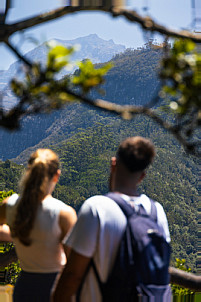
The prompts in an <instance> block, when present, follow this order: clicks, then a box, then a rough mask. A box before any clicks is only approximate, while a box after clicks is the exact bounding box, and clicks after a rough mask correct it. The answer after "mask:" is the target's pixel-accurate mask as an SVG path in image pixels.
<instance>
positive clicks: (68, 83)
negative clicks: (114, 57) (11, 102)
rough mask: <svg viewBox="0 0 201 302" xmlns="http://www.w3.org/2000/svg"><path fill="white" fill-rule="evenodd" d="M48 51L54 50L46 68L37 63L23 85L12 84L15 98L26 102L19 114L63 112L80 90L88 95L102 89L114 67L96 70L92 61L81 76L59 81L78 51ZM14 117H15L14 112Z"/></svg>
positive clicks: (84, 64)
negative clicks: (77, 90)
mask: <svg viewBox="0 0 201 302" xmlns="http://www.w3.org/2000/svg"><path fill="white" fill-rule="evenodd" d="M48 47H49V48H50V50H49V52H48V55H47V64H46V66H45V67H44V66H42V64H40V63H34V64H32V65H31V66H30V67H29V68H28V70H27V72H26V75H25V79H24V80H23V81H20V80H18V79H12V81H11V88H12V90H13V92H14V94H15V95H16V97H18V98H21V99H23V101H22V102H21V106H20V108H18V111H19V109H20V110H22V111H27V112H28V111H29V110H31V111H32V112H47V111H51V110H52V109H58V108H61V106H62V105H63V104H65V103H69V102H72V101H73V100H74V101H75V100H76V99H77V98H76V97H75V96H74V95H73V89H75V88H80V89H81V91H82V93H83V94H85V93H87V92H88V91H89V90H90V89H91V88H94V87H98V86H99V85H100V84H102V83H103V82H104V75H105V73H106V72H107V71H108V70H109V69H110V68H111V64H105V66H104V67H100V68H94V66H93V64H92V63H91V61H90V60H86V61H84V62H82V63H80V64H79V67H80V71H79V72H77V73H75V74H74V75H72V76H66V77H64V78H62V79H60V80H58V79H57V78H58V76H59V72H60V71H61V70H62V69H63V68H64V67H65V68H68V66H69V65H70V64H71V63H70V60H69V58H70V56H71V55H72V54H73V52H74V48H73V47H68V48H67V47H64V46H62V45H57V46H54V47H51V44H49V45H48ZM10 114H11V116H10V117H12V114H14V111H11V112H10ZM13 126H14V125H13ZM11 128H12V125H11Z"/></svg>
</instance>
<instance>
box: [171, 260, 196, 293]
mask: <svg viewBox="0 0 201 302" xmlns="http://www.w3.org/2000/svg"><path fill="white" fill-rule="evenodd" d="M185 263H186V260H185V259H179V258H176V262H175V267H176V268H178V269H180V270H182V271H184V272H188V273H190V272H191V268H190V267H187V266H186V264H185ZM171 288H172V294H173V296H174V297H175V296H186V295H192V296H193V295H194V292H193V291H192V290H190V289H187V288H183V287H181V286H178V285H175V284H172V285H171Z"/></svg>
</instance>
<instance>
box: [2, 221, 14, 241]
mask: <svg viewBox="0 0 201 302" xmlns="http://www.w3.org/2000/svg"><path fill="white" fill-rule="evenodd" d="M0 241H3V242H6V241H8V242H11V241H12V237H11V234H10V228H9V226H8V225H6V224H3V225H0Z"/></svg>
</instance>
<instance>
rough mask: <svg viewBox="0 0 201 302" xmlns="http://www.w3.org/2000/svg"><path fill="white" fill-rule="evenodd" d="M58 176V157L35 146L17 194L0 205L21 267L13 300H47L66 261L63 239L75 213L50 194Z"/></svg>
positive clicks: (74, 219) (2, 220)
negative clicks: (35, 149)
mask: <svg viewBox="0 0 201 302" xmlns="http://www.w3.org/2000/svg"><path fill="white" fill-rule="evenodd" d="M59 176H60V169H59V159H58V156H57V155H56V154H55V153H54V152H53V151H51V150H49V149H38V150H37V151H36V152H34V153H33V154H32V155H31V157H30V159H29V161H28V167H27V170H26V172H25V175H24V176H23V178H22V180H21V183H20V190H21V192H20V195H17V194H14V195H12V196H11V197H8V198H6V199H5V200H4V201H3V203H2V206H0V224H3V223H7V224H8V225H9V227H10V230H11V235H12V240H13V242H14V244H15V247H16V252H17V255H18V258H19V260H20V266H21V268H22V272H21V274H20V276H19V278H18V280H17V283H16V286H15V289H14V295H13V298H14V300H13V301H14V302H18V301H20V302H23V301H27V302H32V301H33V302H40V301H41V302H45V301H49V297H50V291H51V287H52V285H53V283H54V280H55V277H56V275H57V273H58V272H59V271H60V270H61V268H62V265H63V264H64V263H65V255H64V250H63V246H62V240H63V238H64V237H65V235H66V234H67V233H68V231H69V230H70V229H71V228H72V226H73V225H74V223H75V222H76V219H77V216H76V213H75V211H74V210H73V209H72V208H71V207H70V206H67V205H66V204H64V203H63V202H61V201H60V200H58V199H55V198H53V197H52V192H53V190H54V187H55V185H56V183H57V181H58V179H59ZM68 252H69V251H68V250H65V253H66V255H67V254H68Z"/></svg>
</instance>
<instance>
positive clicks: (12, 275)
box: [0, 190, 21, 285]
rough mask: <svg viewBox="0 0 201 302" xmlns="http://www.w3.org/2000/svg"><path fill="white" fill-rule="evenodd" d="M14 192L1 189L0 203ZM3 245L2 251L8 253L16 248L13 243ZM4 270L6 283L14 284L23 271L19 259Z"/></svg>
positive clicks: (0, 244)
mask: <svg viewBox="0 0 201 302" xmlns="http://www.w3.org/2000/svg"><path fill="white" fill-rule="evenodd" d="M13 193H14V192H13V190H10V191H8V192H5V191H0V204H1V202H2V200H3V199H5V198H6V197H8V196H11V195H12V194H13ZM2 245H3V250H2V251H1V252H3V253H6V252H8V251H10V250H11V249H12V248H14V245H13V243H4V244H2V243H0V246H2ZM4 270H5V271H6V278H5V284H13V285H14V284H15V282H16V281H17V278H18V276H19V273H20V271H21V268H20V263H19V261H17V262H13V263H10V264H9V265H8V266H7V267H5V268H4Z"/></svg>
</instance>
